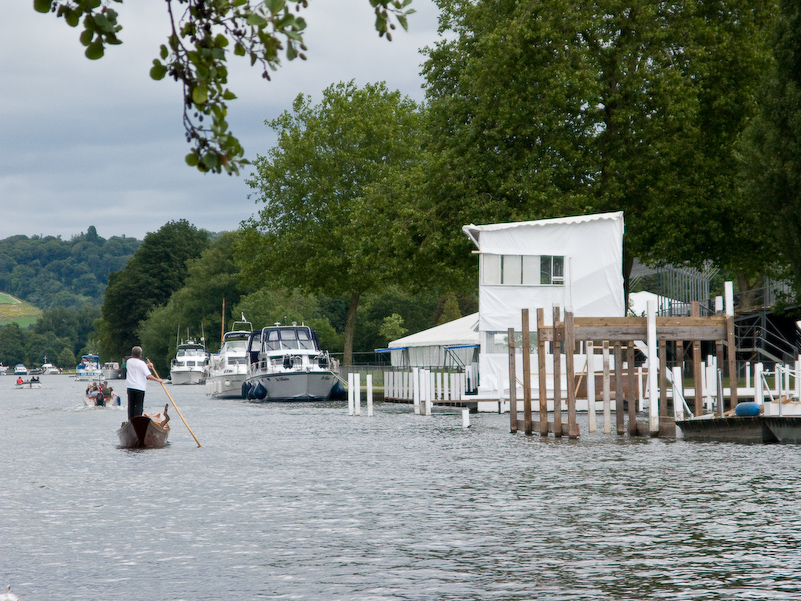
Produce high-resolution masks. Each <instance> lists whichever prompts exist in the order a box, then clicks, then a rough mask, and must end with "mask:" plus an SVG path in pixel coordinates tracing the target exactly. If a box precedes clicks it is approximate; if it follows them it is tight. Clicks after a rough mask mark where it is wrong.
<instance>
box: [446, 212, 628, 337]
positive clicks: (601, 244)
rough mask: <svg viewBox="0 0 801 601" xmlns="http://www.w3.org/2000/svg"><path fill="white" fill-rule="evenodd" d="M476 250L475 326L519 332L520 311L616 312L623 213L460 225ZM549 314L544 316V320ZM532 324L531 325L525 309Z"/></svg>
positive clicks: (620, 307)
mask: <svg viewBox="0 0 801 601" xmlns="http://www.w3.org/2000/svg"><path fill="white" fill-rule="evenodd" d="M462 230H463V231H464V233H465V234H466V235H467V236H468V237H469V238H470V239H471V240H472V241H473V243H474V244H475V245H476V247H477V248H478V251H479V255H480V263H479V273H480V276H479V314H480V320H479V329H480V331H481V332H506V330H507V329H508V328H510V327H514V328H515V330H516V331H521V317H520V315H521V309H524V308H528V309H531V310H532V311H533V309H535V308H543V309H546V314H547V313H548V311H549V309H550V307H551V306H553V305H559V306H561V307H563V308H566V309H571V310H572V311H573V314H574V315H575V316H576V317H601V316H609V317H612V316H617V317H622V316H623V315H624V312H625V302H624V293H623V213H622V212H616V213H603V214H598V215H583V216H578V217H563V218H558V219H541V220H539V221H524V222H518V223H499V224H492V225H472V224H471V225H466V226H464V227H463V228H462ZM550 319H551V316H550V315H548V316H547V317H546V321H548V322H550ZM531 320H532V322H534V323H533V324H532V330H535V329H536V322H535V319H534V315H531Z"/></svg>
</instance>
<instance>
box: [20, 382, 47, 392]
mask: <svg viewBox="0 0 801 601" xmlns="http://www.w3.org/2000/svg"><path fill="white" fill-rule="evenodd" d="M41 387H42V384H41V382H24V383H22V384H14V388H16V389H17V390H24V389H26V388H41Z"/></svg>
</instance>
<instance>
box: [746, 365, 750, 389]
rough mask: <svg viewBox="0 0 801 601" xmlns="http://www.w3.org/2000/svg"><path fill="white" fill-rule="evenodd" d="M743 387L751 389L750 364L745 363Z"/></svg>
mask: <svg viewBox="0 0 801 601" xmlns="http://www.w3.org/2000/svg"><path fill="white" fill-rule="evenodd" d="M745 387H746V388H748V389H750V388H751V362H750V361H746V362H745Z"/></svg>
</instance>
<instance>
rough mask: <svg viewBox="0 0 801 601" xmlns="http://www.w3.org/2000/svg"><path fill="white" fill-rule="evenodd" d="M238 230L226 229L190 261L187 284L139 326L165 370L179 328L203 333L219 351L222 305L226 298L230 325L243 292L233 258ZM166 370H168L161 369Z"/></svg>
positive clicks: (151, 353)
mask: <svg viewBox="0 0 801 601" xmlns="http://www.w3.org/2000/svg"><path fill="white" fill-rule="evenodd" d="M236 237H237V234H236V233H235V232H226V233H224V234H223V235H222V236H220V237H219V238H218V239H217V240H216V241H215V242H213V243H212V244H211V246H210V247H209V248H208V249H206V250H205V251H203V253H202V254H201V255H200V257H199V258H197V259H189V260H188V262H187V276H186V280H185V282H184V285H183V286H182V287H181V288H179V289H178V290H176V291H175V292H174V293H173V294H172V296H171V297H170V300H169V302H167V304H165V305H163V306H161V307H157V308H155V309H153V310H152V311H151V312H150V313H149V314H148V316H147V319H146V320H145V321H144V322H142V323H141V324H140V326H139V337H140V340H141V343H142V348H143V349H144V350H145V351H146V352H147V353H148V356H149V357H150V358H151V360H153V362H154V363H155V364H156V367H157V368H158V369H159V373H164V374H166V373H167V372H166V368H167V367H168V365H169V360H170V358H172V357H173V356H174V354H175V351H176V344H177V342H176V332H177V329H178V328H179V327H181V328H182V330H183V331H186V328H187V327H189V328H190V329H191V330H192V331H193V332H195V333H203V335H204V337H205V340H206V345H207V348H209V350H211V351H216V350H217V349H219V346H220V339H221V337H222V334H221V329H222V305H223V300H225V311H226V317H225V320H226V322H225V323H226V325H228V326H229V325H230V324H231V321H232V318H234V315H235V314H232V308H233V306H234V305H235V304H236V303H237V302H238V301H239V298H240V296H241V291H240V278H239V269H238V268H237V267H236V265H235V264H234V260H233V254H234V251H233V242H234V239H235V238H236ZM162 370H165V371H162Z"/></svg>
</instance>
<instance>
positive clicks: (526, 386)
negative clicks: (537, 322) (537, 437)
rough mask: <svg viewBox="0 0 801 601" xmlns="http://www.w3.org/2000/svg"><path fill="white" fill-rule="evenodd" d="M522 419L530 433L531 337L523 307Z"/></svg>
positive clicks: (526, 310) (531, 428)
mask: <svg viewBox="0 0 801 601" xmlns="http://www.w3.org/2000/svg"><path fill="white" fill-rule="evenodd" d="M521 317H522V321H523V324H522V325H523V419H524V420H525V426H526V427H525V432H526V434H531V433H532V431H533V427H534V426H533V423H532V419H531V352H530V349H531V337H530V332H529V329H530V328H529V325H528V309H523V312H522V315H521Z"/></svg>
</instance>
